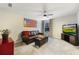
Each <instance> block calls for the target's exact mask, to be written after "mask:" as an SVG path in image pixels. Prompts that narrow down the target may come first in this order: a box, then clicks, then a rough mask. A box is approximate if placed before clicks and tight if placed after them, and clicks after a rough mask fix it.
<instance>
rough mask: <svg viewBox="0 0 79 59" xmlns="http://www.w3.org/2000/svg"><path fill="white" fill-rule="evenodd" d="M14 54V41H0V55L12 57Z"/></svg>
mask: <svg viewBox="0 0 79 59" xmlns="http://www.w3.org/2000/svg"><path fill="white" fill-rule="evenodd" d="M13 54H14V41H13V40H12V39H11V38H9V39H8V41H5V42H4V43H2V39H0V55H13Z"/></svg>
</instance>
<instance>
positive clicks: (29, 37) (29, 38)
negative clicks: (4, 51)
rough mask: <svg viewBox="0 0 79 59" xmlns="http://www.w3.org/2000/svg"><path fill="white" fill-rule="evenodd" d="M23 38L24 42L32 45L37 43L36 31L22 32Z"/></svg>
mask: <svg viewBox="0 0 79 59" xmlns="http://www.w3.org/2000/svg"><path fill="white" fill-rule="evenodd" d="M21 38H22V41H23V42H25V43H26V44H30V43H32V42H34V41H35V38H36V37H35V31H22V33H21Z"/></svg>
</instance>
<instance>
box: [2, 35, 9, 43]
mask: <svg viewBox="0 0 79 59" xmlns="http://www.w3.org/2000/svg"><path fill="white" fill-rule="evenodd" d="M8 36H9V34H2V43H5V42H8Z"/></svg>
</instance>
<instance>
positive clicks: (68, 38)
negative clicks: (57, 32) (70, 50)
mask: <svg viewBox="0 0 79 59" xmlns="http://www.w3.org/2000/svg"><path fill="white" fill-rule="evenodd" d="M61 39H63V40H65V41H67V42H69V43H71V44H73V45H78V43H77V39H78V38H77V36H76V35H68V34H65V33H62V34H61Z"/></svg>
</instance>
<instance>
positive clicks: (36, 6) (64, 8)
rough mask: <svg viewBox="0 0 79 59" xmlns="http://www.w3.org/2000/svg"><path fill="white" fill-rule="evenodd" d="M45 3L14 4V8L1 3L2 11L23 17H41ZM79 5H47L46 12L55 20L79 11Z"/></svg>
mask: <svg viewBox="0 0 79 59" xmlns="http://www.w3.org/2000/svg"><path fill="white" fill-rule="evenodd" d="M43 5H44V4H43V3H13V4H12V6H13V7H12V8H10V7H8V4H7V3H2V4H1V3H0V9H4V10H12V11H14V12H17V13H19V14H22V15H25V16H27V15H34V16H39V15H41V13H42V11H43ZM78 7H79V4H78V3H47V4H46V10H47V12H48V13H49V14H50V13H51V14H53V18H56V17H60V16H64V15H69V14H73V13H76V12H77V11H78Z"/></svg>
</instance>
